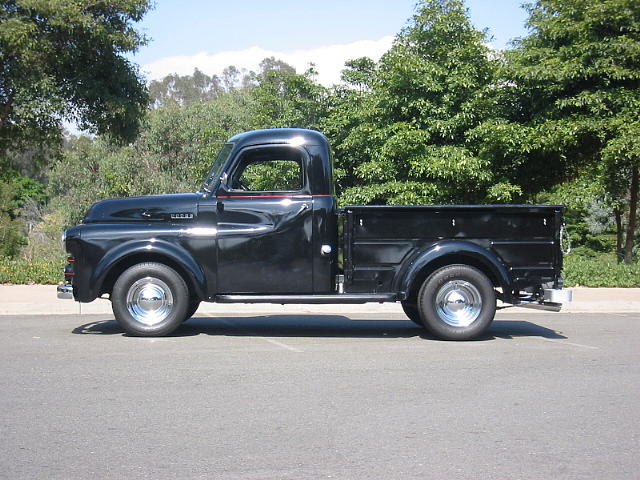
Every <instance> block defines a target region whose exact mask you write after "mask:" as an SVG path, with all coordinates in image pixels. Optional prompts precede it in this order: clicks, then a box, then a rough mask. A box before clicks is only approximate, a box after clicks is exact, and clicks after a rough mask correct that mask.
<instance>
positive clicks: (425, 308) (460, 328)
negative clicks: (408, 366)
mask: <svg viewBox="0 0 640 480" xmlns="http://www.w3.org/2000/svg"><path fill="white" fill-rule="evenodd" d="M418 308H419V310H420V313H421V318H422V319H423V321H424V325H425V327H427V328H428V329H429V330H430V331H431V332H432V333H433V334H434V335H436V336H437V337H439V338H442V339H444V340H469V339H471V338H474V337H477V336H478V335H480V334H481V333H482V332H484V331H485V330H486V329H487V327H488V326H489V325H490V324H491V322H492V320H493V317H494V316H495V313H496V294H495V291H494V289H493V284H492V283H491V280H489V278H487V276H486V275H485V274H484V273H482V272H481V271H480V270H478V269H477V268H475V267H471V266H469V265H449V266H447V267H443V268H441V269H439V270H436V271H435V272H434V273H432V274H431V275H430V276H429V277H428V278H427V279H426V280H425V281H424V283H423V284H422V287H421V288H420V293H419V294H418Z"/></svg>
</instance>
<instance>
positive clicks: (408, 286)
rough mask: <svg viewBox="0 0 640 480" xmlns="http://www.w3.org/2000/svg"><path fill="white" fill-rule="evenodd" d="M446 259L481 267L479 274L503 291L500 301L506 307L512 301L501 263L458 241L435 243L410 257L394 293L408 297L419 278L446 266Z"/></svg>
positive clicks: (509, 282) (487, 254)
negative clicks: (436, 268)
mask: <svg viewBox="0 0 640 480" xmlns="http://www.w3.org/2000/svg"><path fill="white" fill-rule="evenodd" d="M447 257H449V258H451V263H450V264H453V263H465V260H466V263H467V264H470V265H474V264H475V265H477V266H479V267H482V270H484V271H485V272H487V273H489V274H490V275H489V276H490V278H491V279H492V281H494V282H495V283H497V286H499V287H501V288H502V291H503V297H502V300H503V301H505V302H508V303H510V302H511V301H512V300H513V293H512V286H511V278H510V276H509V272H508V271H507V269H506V268H505V266H504V264H503V263H502V262H501V261H500V259H499V258H498V257H497V256H496V255H495V254H494V253H493V252H491V251H489V250H487V249H486V248H483V247H481V246H479V245H476V244H474V243H471V242H466V241H461V240H444V241H442V242H438V243H437V244H435V245H432V246H431V247H429V248H427V249H426V250H423V251H422V252H420V253H419V254H418V255H417V256H415V257H413V258H412V260H411V261H410V263H409V264H408V266H407V267H406V269H405V271H404V273H402V274H401V275H399V276H398V278H399V279H400V280H399V283H398V285H397V288H396V291H400V292H405V293H406V295H409V292H410V291H411V290H412V288H414V287H416V286H415V285H414V283H415V282H416V281H417V280H419V279H421V278H422V276H423V275H424V272H425V271H429V270H430V269H432V268H434V267H435V266H438V267H440V266H444V265H446V264H447V263H446V260H447ZM443 261H444V262H445V263H444V264H443V263H442V262H443Z"/></svg>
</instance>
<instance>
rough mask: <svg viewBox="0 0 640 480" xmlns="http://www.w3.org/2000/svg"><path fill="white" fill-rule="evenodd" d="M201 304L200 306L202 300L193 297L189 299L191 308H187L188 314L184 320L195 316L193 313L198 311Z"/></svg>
mask: <svg viewBox="0 0 640 480" xmlns="http://www.w3.org/2000/svg"><path fill="white" fill-rule="evenodd" d="M199 306H200V300H197V299H195V298H191V300H190V301H189V308H188V309H187V314H186V315H185V317H184V320H183V322H186V321H187V320H189V319H190V318H191V317H193V314H194V313H196V311H197V310H198V307H199Z"/></svg>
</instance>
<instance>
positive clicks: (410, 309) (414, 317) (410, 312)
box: [402, 301, 424, 328]
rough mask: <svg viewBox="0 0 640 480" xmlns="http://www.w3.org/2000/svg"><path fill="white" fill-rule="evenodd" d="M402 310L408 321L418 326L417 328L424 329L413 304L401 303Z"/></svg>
mask: <svg viewBox="0 0 640 480" xmlns="http://www.w3.org/2000/svg"><path fill="white" fill-rule="evenodd" d="M402 310H404V313H405V315H406V316H407V317H409V320H411V321H412V322H413V323H415V324H416V325H418V326H419V327H423V328H424V323H422V319H421V318H420V311H419V310H418V306H417V305H416V304H415V303H413V302H406V301H405V302H402Z"/></svg>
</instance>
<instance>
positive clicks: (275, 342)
mask: <svg viewBox="0 0 640 480" xmlns="http://www.w3.org/2000/svg"><path fill="white" fill-rule="evenodd" d="M259 338H261V339H262V340H264V341H265V342H269V343H273V344H274V345H277V346H279V347H282V348H284V349H285V350H289V351H291V352H296V353H303V352H304V350H300V349H299V348H296V347H292V346H291V345H287V344H286V343H282V342H279V341H278V340H274V339H272V338H264V337H259Z"/></svg>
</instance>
